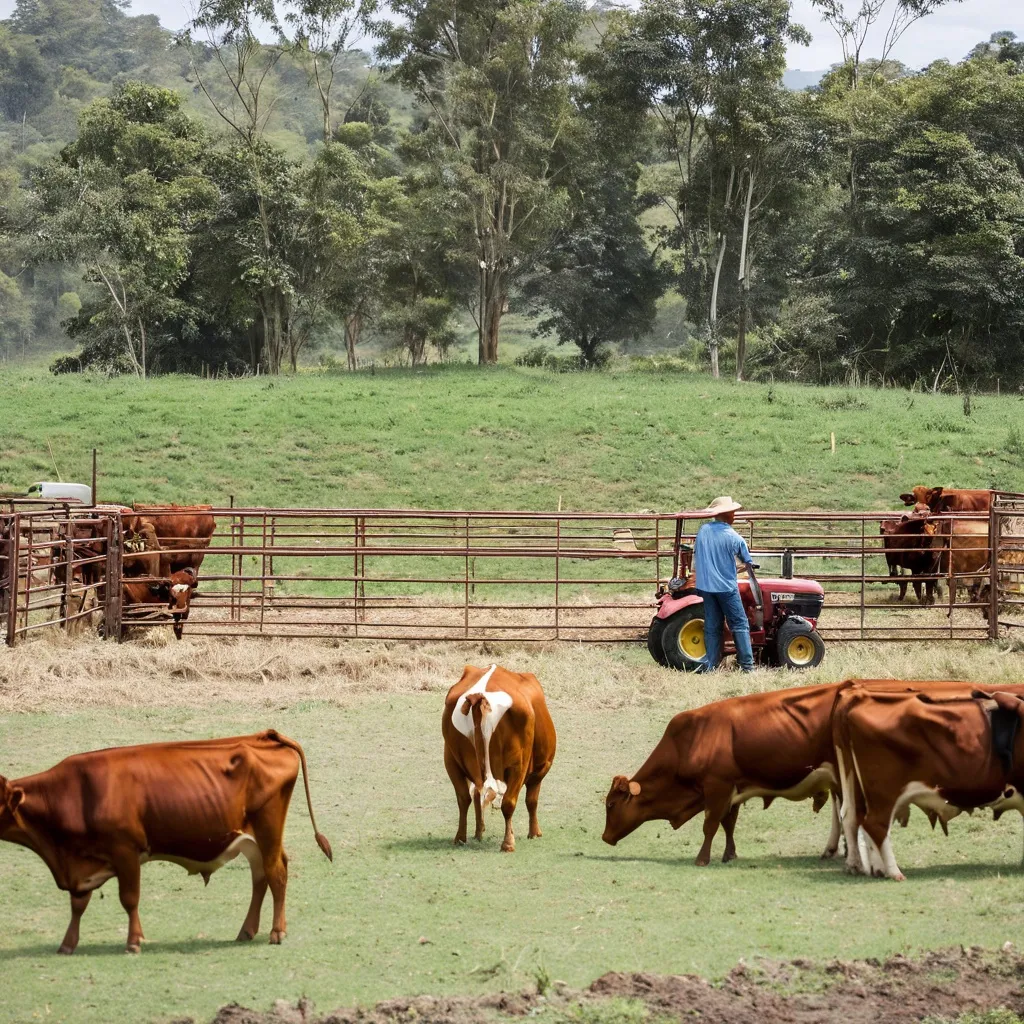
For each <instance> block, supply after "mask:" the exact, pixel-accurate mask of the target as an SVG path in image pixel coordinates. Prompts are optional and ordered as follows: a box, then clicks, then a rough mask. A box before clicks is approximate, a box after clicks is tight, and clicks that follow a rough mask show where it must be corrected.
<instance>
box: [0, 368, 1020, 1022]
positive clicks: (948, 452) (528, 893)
mask: <svg viewBox="0 0 1024 1024" xmlns="http://www.w3.org/2000/svg"><path fill="white" fill-rule="evenodd" d="M833 432H834V433H835V435H836V452H835V454H834V455H833V454H832V453H831V451H830V443H829V437H830V434H831V433H833ZM94 445H95V446H97V447H98V448H99V449H100V467H101V477H100V484H101V490H100V498H101V499H103V500H106V501H114V500H117V501H132V500H142V501H178V502H193V501H209V502H213V503H216V504H226V503H227V501H228V496H229V495H233V496H234V498H235V501H236V503H238V504H252V505H266V506H282V505H305V506H324V505H330V506H348V507H358V506H362V507H419V508H429V507H434V508H470V509H485V508H491V509H495V508H510V509H554V508H555V507H556V506H557V505H558V503H559V501H560V500H561V503H562V507H563V508H564V509H566V510H591V509H593V510H605V511H620V512H634V511H636V510H638V509H640V508H654V509H658V510H662V511H670V510H675V509H677V508H680V507H696V506H700V505H703V504H704V503H705V502H706V501H707V500H708V499H709V498H711V497H713V496H715V495H716V494H719V493H730V492H731V493H733V494H734V495H735V496H737V497H739V498H741V499H742V500H744V501H745V503H746V504H747V506H748V507H761V508H768V509H811V508H819V509H858V508H864V509H889V508H894V507H896V506H897V504H898V500H897V497H896V496H897V495H898V494H899V492H900V491H902V490H905V489H906V488H907V487H908V486H910V485H913V484H916V483H924V482H930V483H941V484H944V485H959V486H993V485H994V486H998V487H1003V488H1007V489H1012V490H1024V405H1022V403H1021V400H1020V398H1018V397H1005V396H1004V397H1002V398H996V397H981V398H977V399H975V400H974V401H973V408H972V412H971V415H970V416H965V415H964V411H963V406H962V403H961V400H960V399H959V398H955V397H944V396H932V395H921V394H916V395H911V394H908V393H906V392H896V391H888V390H886V391H878V390H855V391H846V390H828V389H816V388H805V387H799V386H784V385H774V386H768V385H749V384H747V385H736V384H734V383H731V382H726V381H721V382H714V381H711V380H709V379H708V378H706V377H702V376H688V375H684V374H669V373H662V374H658V373H639V372H631V373H624V372H615V373H609V374H602V375H564V376H559V375H551V374H547V373H541V372H537V371H529V370H520V369H515V368H511V367H498V368H495V369H492V370H484V371H481V370H478V369H476V368H469V367H458V366H456V367H432V368H430V369H427V370H417V371H390V372H386V373H382V372H378V373H369V372H361V373H358V374H352V375H349V374H338V375H333V374H303V375H301V376H299V377H297V378H281V379H278V380H265V379H262V378H261V379H248V380H241V381H202V380H197V379H191V378H162V379H156V380H151V381H148V382H145V383H141V384H140V383H139V382H137V381H134V380H130V379H118V380H112V381H108V380H104V379H100V378H90V377H85V378H78V377H74V378H54V377H52V376H50V375H49V374H47V373H46V372H45V371H44V370H33V369H28V370H16V371H5V372H4V373H3V374H2V375H0V491H4V490H23V489H24V488H25V487H26V486H27V485H28V484H29V483H31V482H32V481H34V480H39V479H46V478H50V477H52V476H53V475H54V472H55V471H54V466H53V461H52V460H55V461H56V464H57V468H58V469H59V471H60V473H61V475H62V476H63V477H64V478H65V479H77V480H87V479H88V476H89V454H90V451H91V448H92V447H93V446H94ZM51 449H52V453H53V455H52V460H51V455H50V450H51ZM496 660H497V661H501V662H502V663H505V664H508V665H510V666H511V667H513V668H521V669H529V670H532V671H535V672H536V673H537V675H538V676H539V677H540V678H541V680H542V682H543V683H544V684H545V687H546V689H547V691H548V693H549V698H550V703H551V707H552V713H553V715H554V716H555V721H556V725H557V727H558V730H559V754H558V758H557V760H556V762H555V767H554V769H553V771H552V773H551V775H550V777H549V779H548V781H547V782H545V785H544V790H543V793H542V797H541V810H540V813H541V824H542V827H543V828H544V832H545V835H544V837H543V838H542V839H540V840H538V841H536V842H527V841H526V839H525V818H524V819H523V821H521V822H518V829H517V832H518V834H519V836H520V842H519V844H518V847H519V848H518V850H517V852H516V853H515V854H514V855H512V856H505V855H501V854H499V853H498V850H497V847H498V842H499V840H498V834H499V832H500V829H499V828H498V821H499V820H500V816H499V817H495V818H492V819H491V821H490V824H489V832H488V835H487V837H486V839H485V842H484V843H483V844H482V845H481V846H477V845H475V844H471V845H470V847H468V848H466V849H459V850H455V849H453V848H452V847H451V843H450V840H451V837H452V835H454V831H455V825H456V811H455V802H454V797H453V795H452V792H451V788H450V784H449V782H448V780H447V777H446V776H445V773H444V770H443V766H442V763H441V744H440V735H439V716H440V709H441V703H442V695H443V693H444V691H445V689H446V688H447V686H449V685H450V684H451V683H452V682H453V681H454V680H455V679H457V678H458V675H459V673H460V671H461V667H462V664H463V663H464V662H473V663H477V664H489V663H490V662H491V661H496ZM851 675H861V676H881V677H895V678H899V677H907V678H914V677H917V678H928V677H931V678H971V679H976V680H979V681H984V682H985V683H986V684H994V683H998V682H1000V681H1007V682H1009V681H1020V680H1021V679H1024V654H1022V652H1021V650H1020V649H1019V648H1017V649H1014V648H1012V647H1010V646H1003V647H996V646H991V645H987V646H976V647H975V646H968V645H965V644H956V645H953V644H950V645H942V644H934V645H927V646H924V645H922V646H918V647H914V648H910V647H907V648H900V647H886V648H884V649H878V650H875V649H871V648H870V647H860V648H849V647H847V648H843V647H839V646H836V647H834V648H832V647H830V649H829V653H828V657H827V659H826V661H825V663H824V665H823V666H822V668H821V669H820V670H817V671H816V672H815V673H814V674H813V675H812V676H810V677H808V676H802V677H800V678H799V679H798V680H797V679H794V678H792V677H786V676H781V675H779V674H777V673H775V674H773V673H769V672H758V673H757V674H755V675H754V676H752V677H743V678H740V677H738V676H737V675H735V674H733V673H729V672H726V673H722V674H721V675H716V676H714V677H712V678H710V679H702V680H695V679H691V678H684V677H681V676H678V675H676V674H674V673H670V672H667V671H665V670H662V669H660V668H658V667H657V666H656V665H655V664H654V663H653V662H652V661H651V659H650V658H649V656H648V654H647V652H646V651H645V650H644V649H643V648H641V647H637V646H621V647H614V648H608V649H596V650H595V649H585V648H580V647H573V646H570V645H562V646H560V647H555V646H540V647H522V648H517V647H515V646H512V645H509V644H504V645H502V644H484V645H476V646H468V647H467V646H465V645H461V646H460V645H455V644H452V645H441V644H419V645H402V644H390V643H388V644H384V643H378V644H374V643H366V642H351V643H324V644H314V643H309V642H301V643H287V642H283V641H273V642H244V643H218V642H216V641H206V640H200V639H190V638H188V637H186V639H185V641H183V642H182V643H180V644H174V643H173V642H170V641H169V640H168V638H167V636H166V635H165V634H164V633H163V632H161V633H159V634H152V635H149V636H147V637H146V638H145V639H144V640H140V641H138V642H133V643H129V644H125V645H122V646H118V645H115V644H110V643H103V642H100V641H96V640H93V641H86V642H82V643H79V644H77V645H70V644H66V643H59V642H53V643H51V642H41V643H34V644H25V645H23V646H21V647H19V648H17V649H15V650H14V651H7V650H0V773H3V774H4V775H7V776H11V777H15V776H18V775H22V774H27V773H29V772H31V771H34V770H37V769H41V768H45V767H47V766H49V765H51V764H53V763H55V762H56V761H57V760H59V759H60V758H62V757H63V756H65V755H67V754H69V753H72V752H74V751H79V750H84V749H90V748H95V747H100V746H108V745H115V744H120V743H137V742H143V741H146V740H157V739H175V738H185V737H202V736H212V735H218V734H219V735H224V734H229V733H237V732H253V731H256V730H258V729H262V728H266V727H270V726H273V727H275V728H278V729H280V730H282V731H283V732H285V733H287V734H289V735H292V736H294V737H295V738H296V739H299V740H300V741H301V742H302V743H303V744H304V745H305V747H306V750H307V753H308V755H309V759H310V767H311V775H312V778H311V784H312V791H313V799H314V804H315V807H316V810H317V814H318V821H319V824H320V826H321V828H322V829H323V831H324V832H325V833H326V834H327V835H328V836H329V837H330V839H331V840H332V843H333V845H334V849H335V854H336V856H335V863H334V864H333V865H330V864H328V862H327V861H326V860H325V859H324V858H323V857H322V856H321V854H320V853H319V851H318V850H317V848H316V846H315V844H314V842H313V838H312V833H311V829H310V826H309V823H308V820H307V818H306V815H305V810H304V808H303V806H302V804H301V802H300V801H298V800H297V801H295V802H294V804H293V808H292V811H291V814H290V817H289V827H288V833H287V843H288V846H289V850H290V853H291V856H292V881H291V884H290V887H289V936H288V939H287V941H286V943H285V945H284V946H283V947H281V948H271V947H269V946H267V945H266V944H265V937H266V923H267V920H268V918H267V916H266V913H265V916H264V933H263V934H262V935H261V936H260V938H259V939H258V940H257V942H256V943H255V944H252V945H248V946H238V945H236V944H234V943H233V941H232V939H233V937H234V935H235V934H236V932H237V930H238V926H239V924H240V923H241V920H242V918H243V916H244V912H245V908H246V906H247V901H248V890H249V882H248V877H247V868H246V867H245V866H244V865H242V864H239V863H235V864H232V865H229V866H228V867H227V868H225V869H224V871H223V872H221V873H219V874H218V875H217V876H215V877H214V879H213V881H212V882H211V884H210V887H209V888H208V889H205V890H204V889H203V887H202V883H201V881H199V880H198V879H197V878H189V877H188V876H187V875H186V874H185V873H184V872H183V871H182V870H181V869H180V868H176V867H173V866H171V865H166V864H154V865H149V866H147V868H146V869H145V871H144V874H143V902H142V907H141V913H142V918H143V924H144V927H145V930H146V934H147V935H148V937H149V939H150V940H151V941H150V942H149V943H148V944H147V946H146V948H145V951H144V953H143V954H142V956H141V957H137V958H130V957H126V956H125V955H124V954H123V953H122V949H123V945H124V937H125V915H124V913H123V911H122V909H121V907H120V904H119V902H118V900H117V896H116V888H114V887H112V886H110V885H109V884H108V886H107V887H106V889H105V890H104V891H103V896H104V898H102V899H99V898H97V899H94V900H93V902H92V905H91V906H90V908H89V911H88V913H87V915H86V917H85V919H84V922H83V939H82V944H81V946H80V947H79V951H78V952H77V953H76V955H75V956H74V957H72V958H70V959H64V958H58V957H56V956H55V955H54V952H53V951H54V950H55V949H56V946H57V944H58V942H59V940H60V938H61V936H62V935H63V932H64V929H65V927H66V925H67V917H68V907H67V899H66V896H65V894H62V893H60V892H59V891H58V890H57V889H56V888H55V886H54V885H53V882H52V880H51V878H50V877H49V874H48V872H47V871H46V869H45V867H44V866H43V864H42V862H41V861H39V860H38V859H37V858H35V857H34V856H33V855H31V854H29V853H27V852H26V851H23V850H21V849H19V848H16V847H14V846H11V845H8V844H0V892H3V893H4V898H3V903H2V906H3V909H4V911H5V925H4V928H3V929H2V930H0V963H2V964H3V967H2V971H3V974H2V976H3V978H4V979H5V982H6V984H4V985H3V986H2V995H0V1019H2V1020H10V1021H15V1022H21V1021H33V1020H53V1021H69V1022H72V1021H73V1022H76V1024H78V1022H82V1024H93V1022H95V1024H99V1022H106V1021H110V1020H118V1021H121V1022H123V1024H135V1022H146V1021H160V1022H164V1021H168V1020H171V1019H174V1018H179V1017H183V1016H189V1015H192V1016H194V1017H196V1019H197V1020H202V1021H205V1020H208V1019H209V1018H210V1017H211V1016H212V1014H213V1012H214V1011H215V1009H216V1008H217V1007H218V1006H220V1005H222V1004H224V1003H225V1002H228V1001H231V1000H238V1001H239V1002H243V1003H246V1004H248V1005H253V1006H257V1007H262V1008H265V1007H267V1006H268V1005H269V1004H270V1003H271V1002H272V1001H273V1000H275V999H278V998H284V999H289V1000H292V1001H294V1000H295V999H297V998H298V997H299V996H301V995H303V994H306V995H308V996H310V997H312V998H313V999H314V1000H315V1002H316V1003H317V1004H318V1005H319V1006H320V1007H321V1008H324V1009H326V1008H328V1007H333V1006H339V1005H351V1004H353V1003H367V1002H370V1001H373V1000H376V999H382V998H389V997H395V996H401V995H410V994H417V993H479V992H491V991H496V990H500V989H510V988H513V989H514V988H522V987H524V986H535V985H536V984H537V983H538V981H543V980H544V979H551V980H555V979H558V980H563V981H565V982H567V983H568V984H569V985H571V986H577V987H578V986H583V985H585V984H587V983H589V982H590V981H591V980H592V979H593V978H595V977H596V976H597V975H599V974H601V973H603V972H605V971H608V970H627V971H628V970H643V971H650V972H666V973H675V972H687V971H694V972H699V973H702V974H704V975H706V976H709V977H720V976H722V975H723V974H724V973H725V972H726V971H727V970H729V969H730V968H731V967H732V966H734V965H735V964H736V962H737V960H738V959H740V958H747V959H748V960H749V958H751V957H755V956H761V955H763V956H770V957H794V956H795V957H814V958H818V959H828V958H831V957H835V956H839V957H858V956H860V957H863V956H884V955H886V954H890V953H893V952H896V951H901V950H907V951H916V950H922V949H926V948H933V947H938V946H948V945H957V944H963V945H968V946H969V945H971V944H974V943H978V944H981V945H984V946H987V947H995V948H998V947H1000V946H1002V944H1003V943H1004V942H1006V941H1007V940H1011V941H1014V942H1017V941H1019V922H1020V919H1021V914H1022V911H1024V895H1022V893H1024V890H1022V889H1021V868H1020V866H1019V865H1020V857H1021V832H1020V828H1021V826H1020V822H1019V821H1018V819H1017V818H1016V816H1010V815H1007V816H1006V817H1004V818H1003V820H1002V821H1001V822H999V823H993V822H991V821H989V820H984V819H983V818H982V817H981V816H978V817H976V818H971V819H967V818H961V819H957V820H956V821H954V822H953V823H952V825H951V827H950V833H951V834H950V836H949V838H948V839H947V838H944V837H942V836H941V834H934V833H932V832H931V831H930V830H929V829H928V827H927V823H926V822H925V819H924V817H923V816H921V815H917V814H915V815H913V816H912V819H911V825H910V828H909V829H908V830H907V831H906V832H900V833H899V835H898V836H897V837H896V852H897V856H898V857H899V860H900V864H901V866H902V867H903V869H904V870H905V871H906V872H907V874H908V881H907V882H906V883H904V884H903V885H897V884H895V883H887V882H871V881H867V880H863V879H850V878H847V877H846V876H845V875H844V874H843V872H842V870H841V868H840V867H839V866H838V865H836V864H831V863H825V862H821V861H819V860H818V857H817V855H818V853H819V852H820V848H821V847H822V846H823V845H824V840H825V836H826V833H827V831H828V822H827V820H826V819H825V818H824V817H815V816H813V815H812V814H811V811H810V807H809V805H807V804H800V805H790V804H785V803H782V802H778V803H776V804H774V805H773V806H772V808H771V809H770V810H769V811H768V812H762V811H761V810H759V809H757V808H754V807H748V808H747V809H745V810H744V811H743V812H742V813H741V815H740V823H739V827H738V830H737V841H738V845H739V852H740V860H739V861H737V862H736V863H734V864H730V865H721V864H719V863H717V862H714V863H713V864H712V866H711V867H710V868H707V869H697V868H695V867H694V866H693V864H692V861H693V857H694V856H695V854H696V851H697V848H698V846H699V840H700V829H699V824H698V823H696V822H694V823H691V824H690V825H688V826H687V827H685V828H684V829H682V830H681V831H680V832H678V833H675V832H673V831H672V830H671V829H670V828H668V826H667V825H659V824H656V823H655V824H650V825H648V826H645V827H644V828H642V829H641V830H640V831H638V832H637V833H636V834H634V835H633V836H631V837H629V838H628V839H626V840H625V841H624V842H623V843H622V844H620V846H619V847H617V848H615V849H612V848H610V847H606V846H604V844H602V843H601V841H600V833H601V830H602V827H603V808H602V798H603V795H604V793H605V791H606V789H607V786H608V782H609V780H610V778H611V776H612V775H613V774H615V773H617V772H624V771H626V772H628V771H632V770H635V769H636V768H637V767H638V766H639V765H640V763H641V762H642V760H643V759H644V757H645V756H646V755H647V753H648V752H649V750H650V748H651V746H652V745H653V744H654V742H655V741H656V740H657V739H658V737H659V736H660V734H661V732H662V730H663V728H664V726H665V723H666V722H667V720H668V718H669V717H670V716H671V715H672V714H674V713H675V712H677V711H679V710H682V709H684V708H686V707H692V706H696V705H698V704H702V703H705V702H707V701H709V700H713V699H717V698H719V697H722V696H728V695H732V694H735V693H738V692H742V690H743V689H745V688H754V689H774V688H776V687H778V686H781V685H792V684H793V683H795V682H801V683H802V682H805V681H811V680H826V679H841V678H845V677H848V676H851ZM721 849H722V840H721V838H719V841H718V843H717V844H716V849H715V854H716V856H720V854H721ZM421 939H425V940H426V941H423V942H421V941H420V940H421ZM9 979H16V981H14V982H13V983H12V982H11V981H10V980H9ZM630 1014H632V1016H630ZM621 1019H623V1020H637V1021H639V1020H640V1019H641V1017H639V1016H637V1015H636V1014H635V1013H634V1012H633V1011H632V1010H630V1011H629V1012H627V1011H626V1010H624V1011H623V1015H622V1018H621Z"/></svg>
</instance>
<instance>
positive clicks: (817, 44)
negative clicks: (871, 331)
mask: <svg viewBox="0 0 1024 1024" xmlns="http://www.w3.org/2000/svg"><path fill="white" fill-rule="evenodd" d="M846 6H847V9H848V11H850V12H851V13H852V12H853V11H854V10H855V8H856V7H858V6H859V0H846ZM190 7H191V5H190V3H189V0H134V3H133V5H132V10H133V13H135V14H156V15H158V16H159V18H160V20H161V22H163V24H164V25H166V26H167V27H168V28H172V29H177V28H181V27H182V25H184V24H185V22H186V21H187V20H188V17H189V11H190ZM13 9H14V0H0V17H3V18H6V17H9V16H10V13H11V11H12V10H13ZM793 18H794V20H795V21H799V22H801V23H802V24H803V25H805V26H806V27H807V28H808V29H809V30H810V32H811V35H812V36H813V37H814V41H813V42H812V43H811V45H810V46H807V47H804V46H795V47H791V49H790V52H789V66H790V67H791V68H799V69H801V70H804V71H820V70H824V69H826V68H828V67H829V66H830V65H831V64H834V63H836V62H837V61H839V60H840V59H841V57H842V53H841V50H840V48H839V44H838V42H837V41H836V38H835V36H834V35H833V33H832V31H831V30H830V29H829V28H828V27H827V26H825V25H823V24H821V21H820V20H819V18H818V15H817V14H816V12H815V10H814V7H813V5H812V4H811V0H793ZM1000 29H1010V30H1012V31H1014V32H1016V33H1017V35H1018V36H1020V37H1024V0H962V2H960V3H957V2H955V0H952V2H949V3H947V4H946V6H945V7H943V8H942V10H940V11H939V12H938V13H937V14H932V15H930V16H929V17H927V18H925V19H923V20H922V21H920V22H918V23H917V24H916V25H914V26H913V27H912V28H911V29H910V30H909V31H908V32H907V34H906V35H905V36H904V38H903V40H902V41H901V43H900V44H899V46H898V47H897V48H896V50H895V52H894V54H893V56H895V57H896V58H897V59H898V60H902V61H903V63H904V64H907V65H908V66H909V67H912V68H922V67H924V66H925V65H926V64H929V63H930V62H931V61H933V60H938V59H939V58H945V59H947V60H952V61H956V60H960V59H961V58H962V57H963V56H964V55H965V54H966V53H967V51H968V50H970V48H971V47H972V46H973V45H974V44H975V43H977V42H979V41H980V40H982V39H987V38H988V37H989V36H990V35H991V34H992V33H993V32H995V31H998V30H1000ZM880 35H881V33H879V37H880ZM880 44H881V39H880V38H879V39H878V41H877V45H880ZM877 45H876V47H875V48H874V50H873V49H872V47H871V45H870V43H869V45H868V54H869V55H871V53H872V52H877Z"/></svg>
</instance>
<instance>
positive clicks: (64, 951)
mask: <svg viewBox="0 0 1024 1024" xmlns="http://www.w3.org/2000/svg"><path fill="white" fill-rule="evenodd" d="M74 951H75V947H74V946H61V947H60V949H58V950H57V953H58V955H60V956H71V954H72V953H74Z"/></svg>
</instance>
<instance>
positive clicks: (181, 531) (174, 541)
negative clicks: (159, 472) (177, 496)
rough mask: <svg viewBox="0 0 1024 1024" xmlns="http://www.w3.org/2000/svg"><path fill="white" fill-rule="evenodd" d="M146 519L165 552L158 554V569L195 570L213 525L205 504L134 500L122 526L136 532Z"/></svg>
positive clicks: (166, 572) (162, 573) (167, 571)
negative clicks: (153, 503)
mask: <svg viewBox="0 0 1024 1024" xmlns="http://www.w3.org/2000/svg"><path fill="white" fill-rule="evenodd" d="M145 522H149V523H150V524H151V525H152V526H153V529H154V531H155V533H156V536H157V537H158V538H159V541H160V546H161V547H162V548H163V549H165V550H166V551H167V552H168V553H167V554H164V555H162V556H161V564H160V572H159V573H153V574H152V575H154V576H156V575H159V576H169V575H170V574H171V573H172V572H178V571H180V570H181V569H194V570H195V571H196V572H198V571H199V567H200V566H201V565H202V564H203V557H204V555H205V553H206V549H207V548H208V547H209V546H210V539H211V538H212V537H213V532H214V530H215V529H216V528H217V521H216V520H215V519H214V517H213V516H212V515H210V506H209V505H142V504H139V503H138V502H136V504H135V514H134V516H132V515H126V516H125V529H126V531H127V530H129V529H130V530H131V531H132V532H138V531H139V530H141V528H142V524H143V523H145Z"/></svg>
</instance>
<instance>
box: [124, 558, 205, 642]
mask: <svg viewBox="0 0 1024 1024" xmlns="http://www.w3.org/2000/svg"><path fill="white" fill-rule="evenodd" d="M198 586H199V577H198V576H197V575H196V572H195V570H194V569H182V570H181V571H180V572H174V573H171V575H170V576H169V577H168V578H167V579H164V580H159V581H156V582H150V581H149V580H146V579H142V580H123V581H122V583H121V603H122V608H123V609H124V611H125V613H126V617H128V618H132V617H135V618H143V617H148V614H149V613H148V611H147V606H149V607H153V606H155V605H160V604H164V602H166V604H167V611H169V612H170V613H171V617H172V618H173V620H174V636H175V638H176V639H178V640H180V639H181V634H182V627H183V626H184V624H185V623H186V622H188V613H189V608H190V606H191V603H192V595H193V594H194V593H195V592H196V588H197V587H198Z"/></svg>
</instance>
